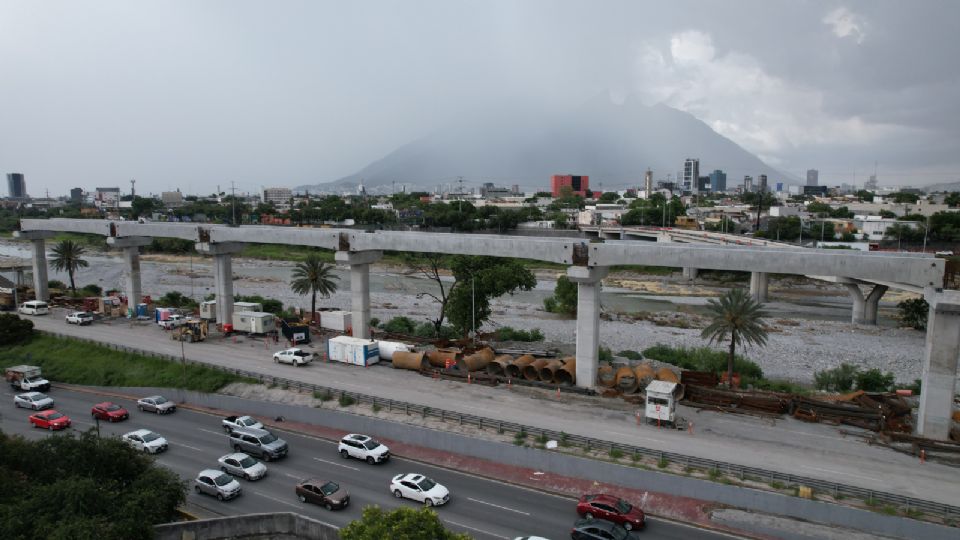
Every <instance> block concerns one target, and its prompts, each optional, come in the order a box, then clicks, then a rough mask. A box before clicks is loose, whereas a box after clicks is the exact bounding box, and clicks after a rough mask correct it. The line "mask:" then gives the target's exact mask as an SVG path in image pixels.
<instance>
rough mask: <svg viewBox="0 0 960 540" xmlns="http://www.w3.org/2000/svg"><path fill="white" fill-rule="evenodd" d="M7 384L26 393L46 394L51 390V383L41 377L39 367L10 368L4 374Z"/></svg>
mask: <svg viewBox="0 0 960 540" xmlns="http://www.w3.org/2000/svg"><path fill="white" fill-rule="evenodd" d="M4 375H5V377H6V379H7V382H9V383H10V386H12V387H13V388H14V389H16V390H22V391H24V392H46V391H47V390H50V381H48V380H46V379H44V378H43V377H41V376H40V368H39V367H37V366H13V367H8V368H7V369H6V371H5V373H4Z"/></svg>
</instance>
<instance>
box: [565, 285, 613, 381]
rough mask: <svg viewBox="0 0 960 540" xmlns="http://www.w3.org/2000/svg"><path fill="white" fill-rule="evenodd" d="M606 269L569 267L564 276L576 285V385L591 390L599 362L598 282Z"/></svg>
mask: <svg viewBox="0 0 960 540" xmlns="http://www.w3.org/2000/svg"><path fill="white" fill-rule="evenodd" d="M609 273H610V267H608V266H593V267H586V266H571V267H570V268H568V269H567V277H569V278H570V281H572V282H574V283H576V284H577V386H579V387H580V388H594V387H595V386H596V384H597V369H598V367H599V365H598V364H599V362H600V281H601V280H602V279H603V278H605V277H607V274H609Z"/></svg>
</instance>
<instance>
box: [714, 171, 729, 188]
mask: <svg viewBox="0 0 960 540" xmlns="http://www.w3.org/2000/svg"><path fill="white" fill-rule="evenodd" d="M726 190H727V173H725V172H723V171H721V170H720V169H716V170H714V171H713V172H712V173H710V191H712V192H714V193H723V192H724V191H726Z"/></svg>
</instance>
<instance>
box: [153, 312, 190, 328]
mask: <svg viewBox="0 0 960 540" xmlns="http://www.w3.org/2000/svg"><path fill="white" fill-rule="evenodd" d="M157 324H159V325H160V328H163V329H164V330H173V329H174V328H177V327H178V326H183V325H185V324H187V318H186V317H184V316H183V315H170V317H168V318H166V319H163V320H161V321H160V322H158V323H157Z"/></svg>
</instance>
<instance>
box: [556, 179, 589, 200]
mask: <svg viewBox="0 0 960 540" xmlns="http://www.w3.org/2000/svg"><path fill="white" fill-rule="evenodd" d="M564 186H569V187H570V190H571V191H572V192H573V195H580V196H581V197H586V196H587V191H590V177H589V176H574V175H570V174H555V175H553V176H551V177H550V191H551V193H553V196H554V197H559V196H560V190H561V189H562V188H563V187H564Z"/></svg>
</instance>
